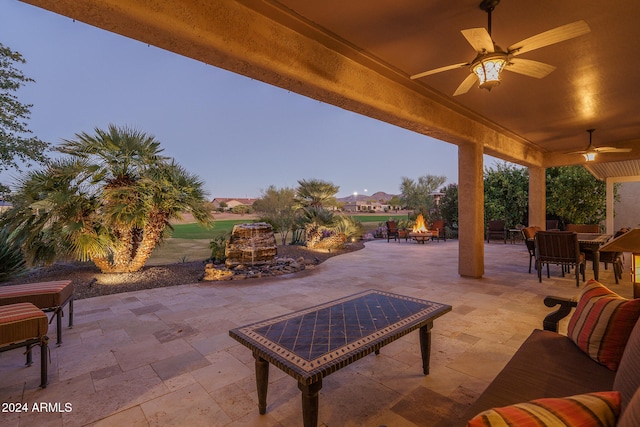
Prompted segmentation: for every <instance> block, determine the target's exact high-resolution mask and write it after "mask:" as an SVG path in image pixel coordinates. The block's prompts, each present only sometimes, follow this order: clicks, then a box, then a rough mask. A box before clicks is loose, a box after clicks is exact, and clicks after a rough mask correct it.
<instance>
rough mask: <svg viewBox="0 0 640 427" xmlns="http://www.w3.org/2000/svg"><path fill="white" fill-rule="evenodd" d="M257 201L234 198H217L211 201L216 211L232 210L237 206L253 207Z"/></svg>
mask: <svg viewBox="0 0 640 427" xmlns="http://www.w3.org/2000/svg"><path fill="white" fill-rule="evenodd" d="M256 200H257V199H250V198H241V197H239V198H238V197H237V198H233V197H216V198H215V199H213V200H212V201H211V204H213V207H214V208H215V209H223V210H227V211H228V210H231V209H233V208H235V207H236V206H251V205H253V202H255V201H256Z"/></svg>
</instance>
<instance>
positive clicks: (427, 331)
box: [420, 322, 433, 375]
mask: <svg viewBox="0 0 640 427" xmlns="http://www.w3.org/2000/svg"><path fill="white" fill-rule="evenodd" d="M431 328H433V322H430V323H427V324H426V325H424V326H423V327H421V328H420V351H421V353H422V372H423V373H424V374H425V375H429V362H430V361H431Z"/></svg>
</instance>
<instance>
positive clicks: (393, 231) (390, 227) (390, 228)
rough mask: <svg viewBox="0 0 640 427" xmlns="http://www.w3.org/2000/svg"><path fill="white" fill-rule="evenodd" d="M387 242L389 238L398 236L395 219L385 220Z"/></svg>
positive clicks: (395, 238)
mask: <svg viewBox="0 0 640 427" xmlns="http://www.w3.org/2000/svg"><path fill="white" fill-rule="evenodd" d="M386 224H387V242H389V241H390V240H391V239H393V240H396V241H397V240H399V239H400V237H399V235H398V224H396V222H395V221H387V223H386Z"/></svg>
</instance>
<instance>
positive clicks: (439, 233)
mask: <svg viewBox="0 0 640 427" xmlns="http://www.w3.org/2000/svg"><path fill="white" fill-rule="evenodd" d="M430 231H431V232H432V233H433V236H431V240H435V239H438V242H439V241H440V239H442V240H444V241H445V242H446V241H447V236H446V233H445V231H446V230H445V228H444V221H443V220H441V219H439V220H437V221H433V224H431V230H430Z"/></svg>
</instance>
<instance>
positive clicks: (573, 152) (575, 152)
mask: <svg viewBox="0 0 640 427" xmlns="http://www.w3.org/2000/svg"><path fill="white" fill-rule="evenodd" d="M585 153H586V151H585V150H582V151H571V152H570V153H564V154H585Z"/></svg>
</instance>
